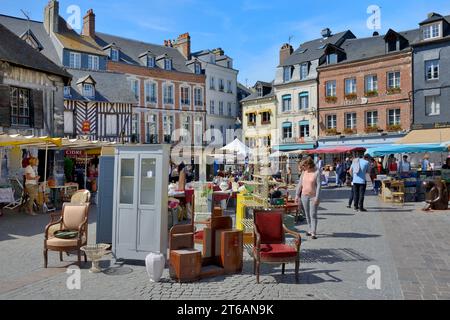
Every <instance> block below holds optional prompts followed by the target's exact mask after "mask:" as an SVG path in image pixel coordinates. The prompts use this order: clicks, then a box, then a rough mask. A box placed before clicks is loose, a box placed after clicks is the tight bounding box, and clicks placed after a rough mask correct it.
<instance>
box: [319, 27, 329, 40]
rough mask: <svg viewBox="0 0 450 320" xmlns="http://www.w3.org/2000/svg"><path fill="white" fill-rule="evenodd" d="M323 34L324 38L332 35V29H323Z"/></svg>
mask: <svg viewBox="0 0 450 320" xmlns="http://www.w3.org/2000/svg"><path fill="white" fill-rule="evenodd" d="M321 34H322V37H323V38H324V39H325V38H329V37H331V30H330V28H325V29H323V30H322V33H321Z"/></svg>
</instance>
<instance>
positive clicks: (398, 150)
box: [366, 143, 448, 157]
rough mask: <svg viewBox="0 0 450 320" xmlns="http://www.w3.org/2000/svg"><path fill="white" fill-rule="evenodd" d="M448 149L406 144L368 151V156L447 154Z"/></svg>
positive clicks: (436, 145)
mask: <svg viewBox="0 0 450 320" xmlns="http://www.w3.org/2000/svg"><path fill="white" fill-rule="evenodd" d="M447 151H448V147H447V145H445V144H436V143H434V144H405V145H392V146H386V147H377V148H369V149H367V152H366V153H367V154H368V155H370V156H372V157H382V156H386V155H390V154H403V153H428V152H447Z"/></svg>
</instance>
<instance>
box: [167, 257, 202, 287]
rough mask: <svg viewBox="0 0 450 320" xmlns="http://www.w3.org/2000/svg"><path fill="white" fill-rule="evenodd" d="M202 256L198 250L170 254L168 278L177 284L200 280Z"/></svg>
mask: <svg viewBox="0 0 450 320" xmlns="http://www.w3.org/2000/svg"><path fill="white" fill-rule="evenodd" d="M201 268H202V254H201V252H200V251H199V250H195V249H185V250H173V251H171V252H170V276H171V278H172V279H176V280H178V281H179V282H192V281H197V280H199V279H200V272H201Z"/></svg>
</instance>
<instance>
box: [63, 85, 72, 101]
mask: <svg viewBox="0 0 450 320" xmlns="http://www.w3.org/2000/svg"><path fill="white" fill-rule="evenodd" d="M70 96H71V94H70V86H65V87H64V98H70Z"/></svg>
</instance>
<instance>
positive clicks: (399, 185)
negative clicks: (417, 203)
mask: <svg viewBox="0 0 450 320" xmlns="http://www.w3.org/2000/svg"><path fill="white" fill-rule="evenodd" d="M381 183H382V189H381V199H382V200H383V201H384V202H387V201H392V202H394V201H396V200H401V202H404V200H405V182H404V181H402V180H383V181H382V182H381Z"/></svg>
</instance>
